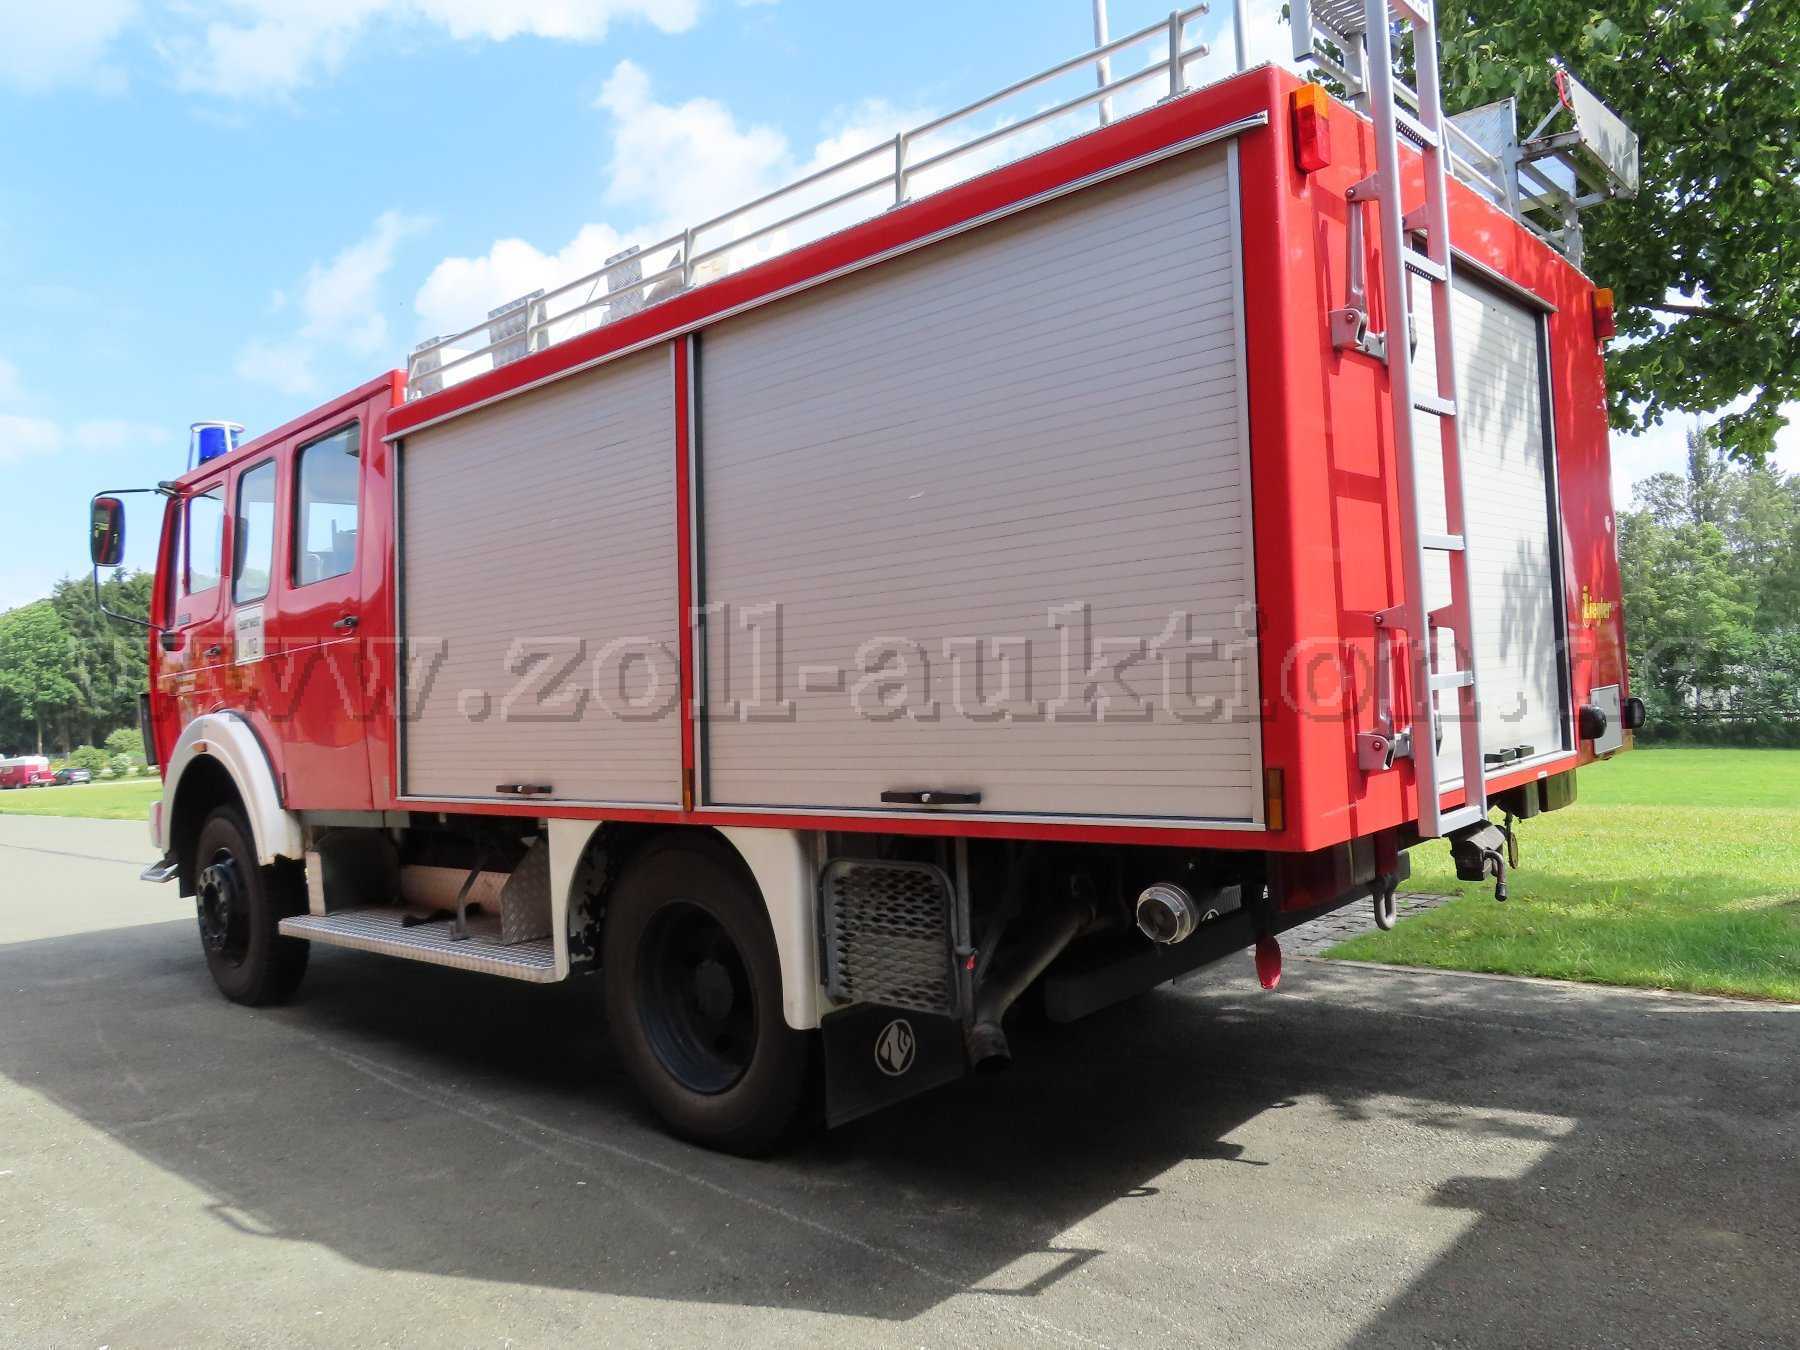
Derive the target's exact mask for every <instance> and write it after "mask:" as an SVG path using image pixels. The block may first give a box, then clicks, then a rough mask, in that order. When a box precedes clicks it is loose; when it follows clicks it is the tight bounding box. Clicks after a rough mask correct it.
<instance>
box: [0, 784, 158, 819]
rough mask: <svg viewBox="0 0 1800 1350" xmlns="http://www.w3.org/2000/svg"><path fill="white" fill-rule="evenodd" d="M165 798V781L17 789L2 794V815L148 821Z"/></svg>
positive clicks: (0, 805) (0, 800) (0, 794)
mask: <svg viewBox="0 0 1800 1350" xmlns="http://www.w3.org/2000/svg"><path fill="white" fill-rule="evenodd" d="M160 796H162V780H161V779H160V778H158V777H157V776H156V775H155V774H151V775H150V776H149V777H147V778H127V779H124V780H122V781H120V782H116V783H112V782H107V783H83V784H76V785H73V786H70V787H44V788H15V789H13V790H12V791H10V792H0V816H87V817H89V818H91V819H94V820H146V819H148V818H149V815H150V803H151V802H153V801H155V800H156V799H157V798H158V797H160Z"/></svg>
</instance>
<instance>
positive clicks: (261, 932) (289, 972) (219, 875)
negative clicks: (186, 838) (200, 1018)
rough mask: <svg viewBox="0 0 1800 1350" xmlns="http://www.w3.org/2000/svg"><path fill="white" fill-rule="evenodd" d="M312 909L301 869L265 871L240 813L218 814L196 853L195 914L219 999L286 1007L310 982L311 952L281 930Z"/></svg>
mask: <svg viewBox="0 0 1800 1350" xmlns="http://www.w3.org/2000/svg"><path fill="white" fill-rule="evenodd" d="M305 907H306V891H305V886H304V883H303V882H302V880H301V877H300V874H299V872H298V870H297V869H295V868H292V867H289V866H287V865H284V864H277V865H276V866H273V867H262V866H259V865H258V864H257V861H256V846H255V844H254V843H253V842H252V840H251V835H250V827H249V826H248V825H247V824H246V823H245V821H244V817H243V815H242V813H240V812H239V811H238V809H237V808H236V807H235V806H218V807H214V808H213V812H212V814H211V815H209V816H208V817H207V818H206V822H205V823H204V824H203V825H201V827H200V836H199V839H198V841H197V843H196V845H195V848H194V910H195V917H196V918H197V919H198V921H199V925H200V947H201V950H202V951H203V952H205V953H206V968H207V969H208V970H209V971H211V972H212V977H213V983H214V984H216V985H218V986H219V992H220V993H221V994H223V995H225V997H226V998H228V999H230V1000H231V1001H232V1002H233V1003H246V1004H250V1005H253V1006H261V1005H263V1004H269V1003H284V1002H286V1001H287V1000H288V999H289V998H291V997H293V994H294V991H295V990H296V989H297V988H299V987H300V979H301V977H302V976H303V975H305V974H306V958H307V953H308V952H309V951H310V949H311V944H309V943H307V942H305V941H303V940H302V939H300V938H289V937H282V936H281V933H280V931H279V930H278V929H277V927H276V925H277V924H278V923H280V921H281V920H282V919H284V918H286V917H287V916H288V915H290V914H298V913H300V912H301V911H302V910H303V909H305Z"/></svg>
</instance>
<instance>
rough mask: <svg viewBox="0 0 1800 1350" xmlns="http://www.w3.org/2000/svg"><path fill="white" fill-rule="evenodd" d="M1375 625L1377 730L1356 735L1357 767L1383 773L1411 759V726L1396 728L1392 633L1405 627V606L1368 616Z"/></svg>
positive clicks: (1392, 607) (1397, 606)
mask: <svg viewBox="0 0 1800 1350" xmlns="http://www.w3.org/2000/svg"><path fill="white" fill-rule="evenodd" d="M1369 619H1370V622H1372V623H1373V624H1374V625H1375V730H1373V731H1359V732H1357V734H1356V764H1357V767H1358V768H1360V769H1361V770H1362V771H1363V772H1364V773H1383V772H1385V771H1387V770H1388V769H1391V768H1393V767H1394V765H1395V763H1396V762H1397V761H1399V760H1402V759H1410V758H1412V752H1413V735H1412V728H1411V727H1401V728H1396V727H1395V725H1394V702H1393V690H1394V671H1393V663H1394V655H1393V634H1394V632H1395V631H1396V630H1400V631H1404V630H1405V628H1406V607H1405V606H1404V605H1390V606H1389V607H1388V608H1386V609H1378V610H1376V611H1375V612H1374V613H1373V614H1371V615H1370V616H1369Z"/></svg>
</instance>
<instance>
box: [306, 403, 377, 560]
mask: <svg viewBox="0 0 1800 1350" xmlns="http://www.w3.org/2000/svg"><path fill="white" fill-rule="evenodd" d="M360 447H361V436H360V434H359V428H358V426H357V424H356V423H354V422H352V423H351V424H350V425H349V426H347V427H342V428H340V429H339V430H337V431H334V432H332V433H331V434H330V435H329V436H323V437H321V438H320V439H318V440H316V441H314V442H312V444H310V445H304V446H302V447H301V448H300V452H299V454H298V455H297V456H296V457H295V459H296V467H295V470H294V481H295V493H294V544H293V553H294V559H293V567H294V571H293V579H294V585H296V586H310V585H311V584H312V583H313V582H315V581H325V580H327V579H329V578H331V577H341V576H343V575H344V574H345V573H347V572H349V571H351V570H352V569H354V568H355V566H356V526H357V519H356V496H357V484H358V481H359V478H360V475H359V473H358V472H357V470H358V459H357V455H358V452H359V450H360Z"/></svg>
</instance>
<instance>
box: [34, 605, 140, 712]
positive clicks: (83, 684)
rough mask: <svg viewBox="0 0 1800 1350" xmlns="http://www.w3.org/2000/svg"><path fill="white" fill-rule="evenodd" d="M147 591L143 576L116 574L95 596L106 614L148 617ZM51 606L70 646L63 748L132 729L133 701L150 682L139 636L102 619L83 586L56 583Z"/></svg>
mask: <svg viewBox="0 0 1800 1350" xmlns="http://www.w3.org/2000/svg"><path fill="white" fill-rule="evenodd" d="M150 586H151V579H150V575H149V573H147V572H132V573H116V574H114V575H113V576H111V577H109V578H108V579H107V580H106V581H105V582H103V583H102V584H101V587H100V592H101V596H102V598H103V599H104V600H105V602H106V606H107V608H108V609H111V610H113V611H114V612H116V613H119V614H136V615H145V616H147V615H148V613H149V609H150ZM50 603H51V604H52V605H54V606H55V607H56V612H57V613H58V614H60V615H61V616H62V619H63V622H64V624H65V625H66V626H67V627H68V630H69V633H70V635H71V637H72V638H73V639H74V643H75V658H74V664H73V665H72V667H71V669H70V671H69V677H70V679H71V681H72V682H73V683H74V685H75V687H76V690H77V691H78V692H77V697H76V698H75V700H74V701H73V702H72V703H71V704H70V705H69V706H68V707H67V708H66V709H64V710H63V713H62V724H63V735H64V738H65V741H64V743H65V745H66V744H67V742H68V741H69V740H87V741H92V742H98V741H100V740H102V739H104V737H105V736H106V733H107V732H108V731H110V730H112V729H113V728H114V727H119V726H135V725H136V724H137V699H138V695H139V694H140V693H142V692H143V690H144V688H145V686H146V684H147V682H148V680H149V677H150V675H149V669H150V668H149V656H148V643H147V641H146V639H145V636H144V630H143V629H141V628H137V627H133V626H130V625H127V624H124V623H121V622H120V621H119V620H117V619H109V618H107V617H106V615H104V614H103V613H101V612H100V609H99V607H98V606H97V605H95V603H94V589H93V585H92V583H91V582H89V581H86V580H81V581H74V580H64V581H59V582H57V583H56V585H55V587H54V588H52V590H51V594H50Z"/></svg>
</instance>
